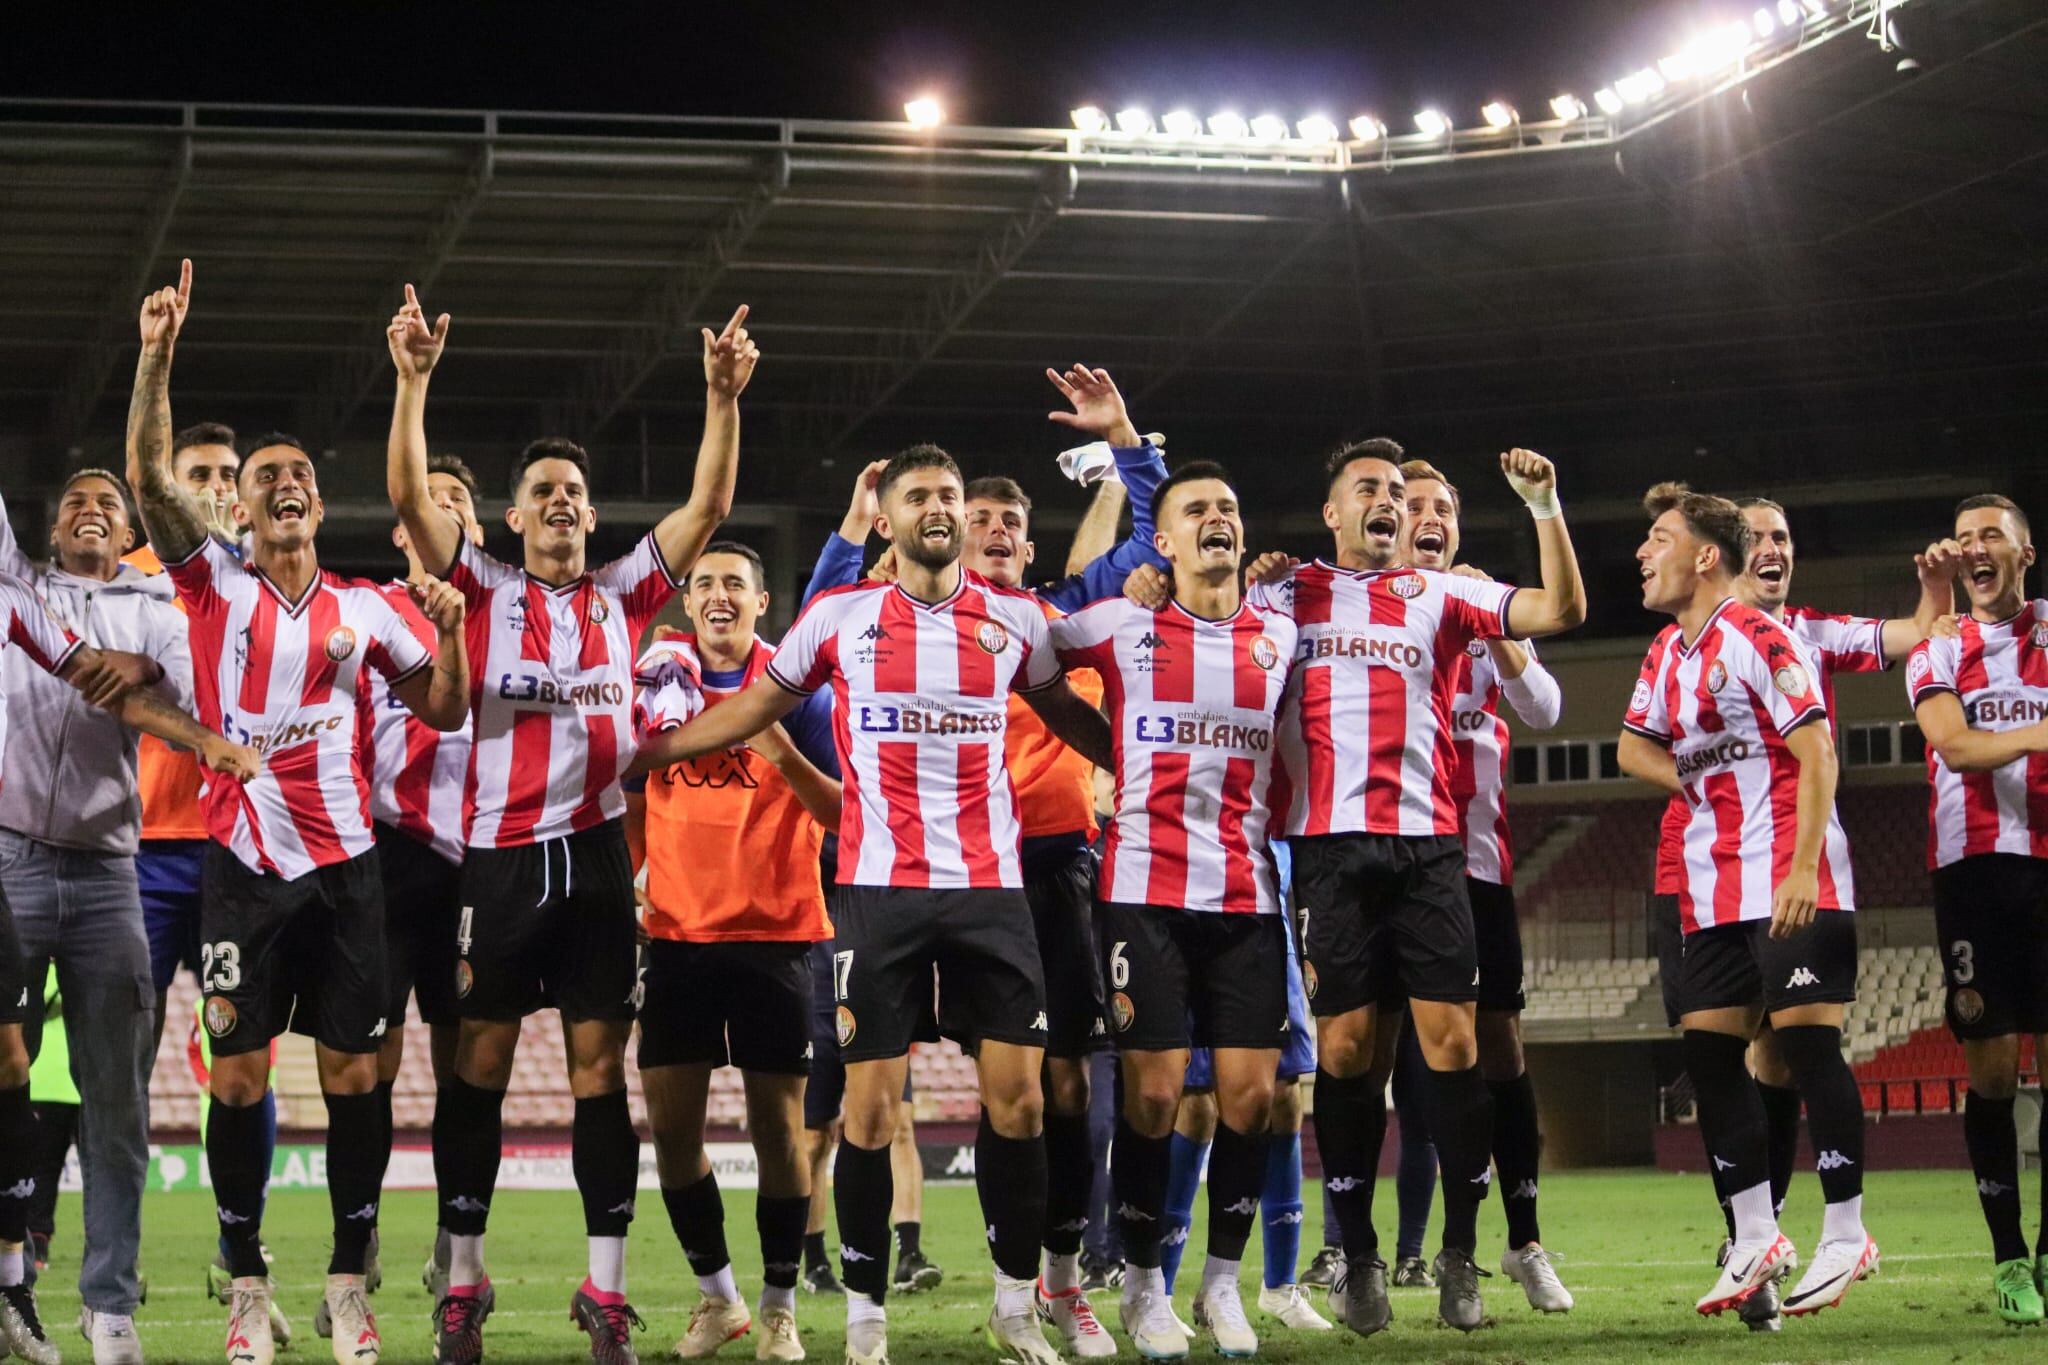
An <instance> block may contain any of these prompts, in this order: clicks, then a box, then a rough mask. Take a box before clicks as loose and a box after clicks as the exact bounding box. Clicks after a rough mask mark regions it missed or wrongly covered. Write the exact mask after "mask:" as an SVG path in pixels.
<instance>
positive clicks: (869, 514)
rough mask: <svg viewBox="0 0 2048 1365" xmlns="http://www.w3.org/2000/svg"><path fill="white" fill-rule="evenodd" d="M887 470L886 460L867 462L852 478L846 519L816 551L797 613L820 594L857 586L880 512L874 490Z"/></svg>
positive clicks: (887, 463)
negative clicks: (869, 540)
mask: <svg viewBox="0 0 2048 1365" xmlns="http://www.w3.org/2000/svg"><path fill="white" fill-rule="evenodd" d="M888 467H889V462H888V461H887V460H870V461H869V462H868V463H867V465H866V466H864V467H863V468H862V469H861V471H860V473H858V474H856V475H855V476H854V479H853V496H852V497H851V498H850V499H849V500H848V501H847V504H846V515H845V516H844V517H841V518H840V519H839V529H838V530H837V531H835V532H834V533H832V534H831V535H829V536H827V537H825V547H824V548H823V549H822V550H820V551H818V562H817V563H816V564H814V565H813V566H812V567H811V581H810V582H808V583H806V584H805V585H804V596H803V600H802V601H801V602H798V603H797V610H798V611H799V612H801V611H802V610H803V609H804V608H805V607H807V606H809V605H810V604H811V599H812V598H813V597H816V596H817V595H818V594H819V593H821V592H826V591H828V590H830V589H832V588H846V587H851V586H852V585H854V584H855V583H858V582H860V563H861V559H862V558H863V557H864V556H865V555H866V554H867V543H868V535H869V533H870V532H872V531H873V530H874V529H875V517H876V516H877V515H879V512H880V504H879V503H878V502H877V501H876V500H875V486H876V485H877V483H879V482H880V480H881V477H882V471H883V470H884V469H887V468H888Z"/></svg>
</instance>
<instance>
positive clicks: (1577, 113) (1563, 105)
mask: <svg viewBox="0 0 2048 1365" xmlns="http://www.w3.org/2000/svg"><path fill="white" fill-rule="evenodd" d="M1550 112H1551V113H1552V114H1554V115H1556V116H1557V117H1558V118H1561V119H1563V120H1564V121H1565V122H1566V123H1570V122H1571V121H1572V120H1573V119H1581V118H1584V117H1585V116H1586V102H1585V101H1584V100H1582V99H1580V98H1579V97H1578V96H1577V95H1559V96H1558V97H1557V98H1556V99H1554V100H1552V101H1551V102H1550Z"/></svg>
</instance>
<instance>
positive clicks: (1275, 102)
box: [0, 0, 1755, 132]
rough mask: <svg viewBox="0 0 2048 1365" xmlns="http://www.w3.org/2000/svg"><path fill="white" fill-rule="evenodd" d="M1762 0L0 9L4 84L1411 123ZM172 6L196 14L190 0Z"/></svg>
mask: <svg viewBox="0 0 2048 1365" xmlns="http://www.w3.org/2000/svg"><path fill="white" fill-rule="evenodd" d="M1754 7H1755V0H1490V2H1486V3H1475V2H1473V0H1456V2H1453V0H1350V3H1323V2H1322V0H1313V2H1308V0H1266V2H1265V3H1229V4H1226V3H1196V2H1194V0H1179V2H1178V3H1170V4H1168V3H1130V4H1122V5H1118V4H1114V3H1110V4H1102V3H1095V4H1089V5H1081V4H1061V3H1058V0H1052V2H1051V3H1047V2H1046V0H1039V2H1038V3H1029V4H1023V3H1002V2H1001V0H984V2H983V3H973V4H925V5H918V4H881V3H853V2H851V0H849V2H848V3H840V4H832V5H806V4H782V3H762V2H760V0H737V2H735V3H728V4H719V5H708V4H702V3H695V2H694V0H679V2H678V3H673V4H666V5H655V4H644V5H620V4H613V5H594V4H573V5H571V4H561V5H535V4H518V3H500V4H493V5H484V4H464V3H447V4H429V3H419V2H417V0H415V2H414V3H406V4H389V3H382V4H363V3H356V4H350V3H335V4H322V5H315V4H300V3H290V4H271V5H268V6H264V7H260V8H259V7H253V6H236V5H225V4H223V5H207V6H205V7H203V8H202V7H199V6H183V5H167V6H151V7H149V8H146V9H145V8H143V7H141V6H135V5H121V6H108V7H106V8H103V9H95V10H94V11H93V12H92V13H93V19H94V22H92V23H90V24H87V23H81V22H73V23H70V24H68V25H67V24H61V23H59V22H58V21H57V18H56V16H60V15H62V14H65V13H72V14H76V13H79V12H80V11H78V10H71V9H68V8H67V7H63V6H32V5H27V4H21V5H10V6H6V7H5V9H6V10H7V11H8V13H7V14H6V15H5V16H4V17H0V54H4V55H0V70H4V80H0V89H4V91H5V93H6V94H9V95H14V96H32V97H50V98H65V97H74V98H86V97H90V98H129V99H174V100H188V99H190V100H212V101H246V102H260V103H285V104H350V105H386V106H389V105H411V106H426V107H442V108H447V107H465V108H479V107H481V108H496V109H544V110H562V111H590V112H622V113H653V114H662V113H666V114H727V115H764V116H786V117H810V118H843V119H874V118H886V119H893V118H898V117H900V116H901V109H902V105H903V101H904V100H905V99H907V98H909V97H911V96H912V95H914V94H918V93H922V92H925V91H932V92H936V93H937V94H939V95H940V96H941V97H942V98H943V100H944V101H945V103H946V106H947V109H948V112H949V117H950V118H951V120H952V121H953V122H955V123H986V124H999V125H1012V126H1014V125H1032V126H1048V125H1050V126H1065V125H1066V122H1067V111H1068V110H1069V109H1070V108H1071V107H1073V106H1074V105H1076V104H1082V103H1096V104H1100V105H1103V106H1104V107H1106V108H1110V109H1112V110H1113V109H1115V108H1118V107H1121V106H1122V105H1124V104H1127V103H1132V102H1138V103H1144V104H1146V105H1148V106H1149V107H1150V108H1151V109H1152V110H1153V112H1154V113H1155V114H1157V113H1159V112H1162V111H1164V110H1165V109H1167V108H1170V107H1173V106H1175V105H1180V104H1186V105H1188V106H1189V107H1191V108H1194V109H1195V110H1197V111H1198V112H1202V113H1205V114H1206V113H1209V112H1213V111H1215V110H1216V109H1219V108H1224V107H1235V108H1236V109H1237V111H1238V112H1240V113H1242V114H1244V115H1246V116H1250V115H1252V114H1254V113H1258V112H1262V111H1264V110H1268V109H1271V110H1273V111H1275V112H1279V113H1282V114H1285V115H1286V116H1288V117H1289V118H1290V119H1294V118H1299V117H1300V116H1302V115H1304V114H1308V113H1313V112H1321V113H1327V114H1328V115H1330V116H1331V117H1332V118H1334V119H1336V120H1337V121H1338V122H1339V123H1340V124H1341V123H1342V122H1343V121H1344V120H1346V119H1347V118H1349V117H1350V116H1352V115H1354V114H1358V113H1363V112H1371V113H1374V114H1377V115H1378V116H1379V117H1380V118H1382V119H1383V120H1385V121H1386V122H1387V123H1388V124H1389V125H1391V126H1393V127H1394V129H1395V130H1396V131H1401V132H1405V131H1409V130H1410V129H1411V127H1412V125H1411V124H1410V122H1409V119H1410V117H1411V116H1412V115H1413V113H1414V112H1415V110H1417V109H1419V108H1422V107H1424V106H1425V105H1429V104H1437V105H1440V106H1441V107H1443V108H1444V109H1445V110H1446V111H1447V112H1450V113H1452V114H1453V118H1454V122H1456V123H1458V124H1460V125H1467V124H1476V123H1477V122H1478V119H1477V113H1476V111H1477V109H1478V107H1479V105H1481V104H1482V103H1484V102H1486V101H1487V100H1490V99H1495V98H1503V99H1506V100H1508V101H1509V102H1510V103H1513V104H1515V105H1517V106H1518V107H1520V108H1521V109H1522V110H1524V112H1525V113H1526V114H1527V116H1528V117H1530V118H1532V119H1533V118H1543V117H1548V113H1547V108H1546V106H1547V103H1548V101H1549V99H1550V97H1551V96H1552V95H1555V94H1557V93H1558V92H1559V91H1561V90H1572V91H1575V92H1576V93H1578V94H1580V95H1581V96H1582V97H1583V96H1587V95H1590V94H1591V92H1592V91H1593V89H1594V88H1595V87H1597V86H1599V85H1603V84H1606V83H1608V82H1609V81H1611V80H1613V79H1614V78H1615V77H1616V76H1619V75H1622V74H1625V73H1626V72H1627V71H1630V70H1633V69H1635V68H1637V67H1640V66H1643V65H1646V64H1648V63H1650V62H1652V61H1654V60H1655V59H1656V58H1657V57H1659V56H1662V55H1664V54H1665V53H1667V52H1669V51H1671V50H1673V48H1675V47H1676V46H1678V45H1679V43H1680V42H1681V41H1682V40H1683V38H1684V37H1685V36H1686V35H1687V34H1688V32H1690V31H1692V30H1693V29H1694V28H1695V27H1703V26H1706V25H1708V24H1711V23H1713V22H1715V21H1720V22H1722V23H1726V22H1727V21H1729V20H1731V19H1741V18H1746V17H1747V16H1748V15H1749V13H1750V12H1751V11H1752V10H1753V9H1754ZM188 11H189V12H188Z"/></svg>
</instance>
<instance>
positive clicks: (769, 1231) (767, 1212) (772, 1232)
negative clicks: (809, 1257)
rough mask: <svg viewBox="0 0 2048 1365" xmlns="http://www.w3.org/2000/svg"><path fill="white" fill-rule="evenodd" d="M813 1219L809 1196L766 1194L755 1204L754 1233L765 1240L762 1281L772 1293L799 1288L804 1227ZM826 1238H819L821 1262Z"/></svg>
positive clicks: (762, 1246) (762, 1253)
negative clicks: (798, 1274)
mask: <svg viewBox="0 0 2048 1365" xmlns="http://www.w3.org/2000/svg"><path fill="white" fill-rule="evenodd" d="M810 1216H811V1197H810V1196H809V1195H807V1194H788V1195H773V1194H764V1195H761V1196H760V1197H759V1198H757V1199H755V1200H754V1231H755V1232H756V1233H758V1234H759V1235H760V1238H761V1280H762V1282H763V1283H765V1284H766V1285H767V1286H768V1287H769V1288H770V1289H794V1288H796V1276H797V1271H798V1270H800V1269H802V1265H801V1263H800V1262H799V1260H798V1258H799V1257H800V1256H802V1255H803V1254H804V1251H805V1247H804V1242H805V1238H804V1223H805V1221H806V1220H807V1219H808V1218H809V1217H810ZM824 1252H825V1237H824V1234H822V1233H820V1234H819V1236H818V1255H819V1259H821V1260H822V1259H823V1258H824Z"/></svg>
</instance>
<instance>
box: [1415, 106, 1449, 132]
mask: <svg viewBox="0 0 2048 1365" xmlns="http://www.w3.org/2000/svg"><path fill="white" fill-rule="evenodd" d="M1415 130H1416V131H1417V132H1419V133H1422V134H1424V135H1425V136H1428V137H1442V136H1443V135H1444V134H1445V133H1448V132H1450V131H1451V121H1450V120H1449V119H1447V118H1445V117H1444V116H1443V114H1442V113H1441V112H1440V111H1438V110H1435V109H1425V110H1423V111H1422V112H1421V113H1419V114H1417V115H1416V116H1415Z"/></svg>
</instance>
